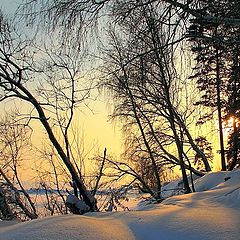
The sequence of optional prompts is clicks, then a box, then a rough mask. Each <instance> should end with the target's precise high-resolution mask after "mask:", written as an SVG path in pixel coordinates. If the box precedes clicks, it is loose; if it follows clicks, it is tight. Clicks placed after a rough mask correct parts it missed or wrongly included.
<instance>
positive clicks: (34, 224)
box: [0, 170, 240, 240]
mask: <svg viewBox="0 0 240 240" xmlns="http://www.w3.org/2000/svg"><path fill="white" fill-rule="evenodd" d="M169 186H173V184H170V185H169ZM195 186H196V189H197V191H198V192H196V193H192V194H188V195H179V196H174V197H171V198H168V199H166V200H165V201H163V202H162V203H161V204H148V205H146V204H141V205H139V207H136V209H138V210H135V211H128V212H112V213H89V214H87V215H84V216H77V215H66V216H57V217H48V218H44V219H40V220H34V221H31V222H27V223H19V224H15V225H12V226H7V225H6V224H7V223H6V222H0V226H1V227H0V240H30V239H31V240H50V239H51V240H55V239H56V240H63V239H64V240H67V239H70V240H85V239H91V240H95V239H96V240H101V239H105V240H108V239H116V240H117V239H122V240H127V239H142V240H158V239H159V240H182V239H184V240H191V239H192V240H209V239H215V240H231V239H232V240H233V239H234V240H238V239H240V227H239V226H240V170H235V171H233V172H229V173H228V172H218V173H210V174H207V175H206V176H204V177H202V178H199V179H197V180H196V181H195ZM165 188H166V187H165ZM8 224H9V223H8Z"/></svg>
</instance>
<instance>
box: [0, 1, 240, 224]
mask: <svg viewBox="0 0 240 240" xmlns="http://www.w3.org/2000/svg"><path fill="white" fill-rule="evenodd" d="M0 5H1V4H0ZM239 13H240V3H239V1H237V0H232V1H230V0H225V1H223V0H204V1H203V0H91V1H90V0H89V1H85V0H22V1H19V5H18V7H17V9H16V12H15V13H14V14H13V16H11V17H10V16H9V15H8V14H7V12H5V11H4V9H2V10H1V11H0V106H1V107H0V109H1V110H0V159H1V165H0V219H2V220H13V219H20V220H21V221H26V220H31V219H36V218H40V217H42V215H44V216H51V215H63V214H68V213H74V214H85V213H87V212H99V211H113V210H116V209H117V208H123V209H125V207H124V206H123V203H122V201H124V199H126V193H127V191H129V190H130V191H131V190H133V189H134V190H137V191H138V192H140V193H144V194H148V196H149V199H152V200H153V201H156V202H157V203H161V202H162V201H163V200H164V199H165V198H166V195H165V194H164V191H165V188H164V186H165V185H166V184H167V183H169V182H171V181H173V180H176V179H178V181H179V185H178V189H177V190H178V191H177V194H181V195H185V194H186V195H187V194H190V193H193V192H195V191H196V189H195V184H194V181H195V180H196V179H197V178H199V177H203V176H204V175H206V174H209V172H211V171H215V170H216V166H219V169H217V170H219V171H222V172H226V171H227V172H232V171H235V170H236V169H237V168H239V167H240V15H239ZM100 95H101V96H104V98H105V99H106V101H107V102H108V103H109V104H110V105H111V112H109V119H110V120H111V122H113V123H114V122H117V123H118V124H119V125H120V126H121V130H122V134H123V142H124V144H123V145H124V146H123V148H124V151H123V153H122V154H121V155H120V157H116V156H115V155H114V154H112V153H110V152H111V151H109V150H110V149H107V148H105V149H100V150H99V151H95V152H94V153H93V152H91V151H90V150H88V149H87V147H86V146H84V139H83V136H81V134H80V132H79V128H80V127H81V126H80V127H79V121H80V120H79V118H80V115H79V112H81V111H83V109H85V108H91V103H92V102H93V101H97V98H98V97H99V96H100ZM83 117H84V116H83ZM99 128H101V126H99ZM37 131H42V135H41V136H43V137H41V138H42V140H43V139H44V143H41V146H39V145H37V146H35V143H36V142H38V143H39V142H41V141H40V139H36V135H35V133H36V132H37ZM34 138H35V139H34ZM106 138H107V136H106ZM103 144H104V143H103ZM88 152H91V153H90V154H89V153H88ZM33 158H37V159H35V161H39V165H38V166H42V167H38V169H35V180H34V182H33V183H31V184H32V186H30V187H31V188H30V187H29V185H28V186H26V184H25V182H24V180H23V179H22V176H23V175H24V171H26V172H27V171H28V168H26V161H27V164H28V166H29V169H30V168H31V167H32V166H33V165H34V164H33V163H31V159H33ZM26 159H28V160H26ZM29 159H30V160H29ZM29 161H30V162H29ZM40 162H41V164H40ZM217 162H219V164H218V165H217ZM89 166H90V167H89ZM214 166H215V167H214ZM23 169H25V170H23ZM227 180H228V179H227ZM227 180H226V181H227ZM31 191H32V193H34V196H35V194H36V195H37V194H40V192H42V195H43V196H44V206H42V208H44V209H45V210H44V213H43V212H42V210H41V211H40V209H39V206H37V200H36V197H32V194H31ZM42 208H41V209H42Z"/></svg>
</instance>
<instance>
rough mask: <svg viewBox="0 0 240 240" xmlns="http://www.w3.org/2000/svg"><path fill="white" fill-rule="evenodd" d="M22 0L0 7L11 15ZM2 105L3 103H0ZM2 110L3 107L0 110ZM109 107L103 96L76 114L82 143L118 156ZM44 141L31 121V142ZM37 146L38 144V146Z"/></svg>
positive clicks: (9, 0) (119, 146) (118, 135)
mask: <svg viewBox="0 0 240 240" xmlns="http://www.w3.org/2000/svg"><path fill="white" fill-rule="evenodd" d="M21 2H22V0H1V1H0V8H1V9H2V10H3V11H4V13H6V14H7V15H9V16H13V15H14V12H15V10H16V8H17V6H18V4H19V3H21ZM2 106H3V105H2ZM8 110H10V105H9V104H5V105H4V111H8ZM1 111H3V108H2V109H1V110H0V112H1ZM108 115H109V109H108V107H107V102H106V100H105V98H104V97H102V98H101V99H98V100H96V101H93V102H92V103H91V111H90V110H86V111H85V110H84V111H83V113H81V114H79V116H78V118H77V119H78V120H77V121H78V123H77V124H78V126H79V132H80V134H82V135H84V145H86V146H89V147H90V148H91V147H92V146H93V145H96V146H97V148H98V149H99V151H100V152H103V150H104V148H105V147H106V148H107V150H108V153H114V154H115V155H116V156H119V155H120V154H121V152H122V150H123V148H122V140H121V139H122V135H121V132H120V127H119V126H117V125H116V124H112V123H111V122H110V121H109V117H108ZM41 139H42V140H43V141H44V130H43V128H41V127H40V126H39V124H37V123H33V143H34V144H35V145H39V144H41ZM38 147H39V146H38Z"/></svg>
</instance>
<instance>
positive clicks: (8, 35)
mask: <svg viewBox="0 0 240 240" xmlns="http://www.w3.org/2000/svg"><path fill="white" fill-rule="evenodd" d="M0 30H1V31H0V34H1V35H0V38H1V43H0V89H1V93H0V96H1V99H0V100H1V102H3V101H6V100H7V99H13V98H14V99H19V100H21V101H24V102H25V103H27V104H28V105H29V106H30V107H31V108H32V111H31V116H30V117H29V120H31V119H38V120H39V122H40V123H41V124H42V126H43V127H44V129H45V131H46V132H47V134H48V137H49V140H50V141H51V143H52V144H53V146H54V148H55V150H56V152H57V153H58V154H59V156H60V157H61V159H62V161H63V163H64V164H65V166H66V168H67V169H68V171H69V172H70V174H71V177H72V180H73V182H74V183H75V184H76V186H77V189H78V190H79V192H80V195H81V197H82V199H83V200H84V201H85V203H86V204H87V205H88V206H89V207H90V209H91V210H96V201H95V199H94V197H93V196H92V195H91V193H90V192H89V191H88V190H87V189H86V186H85V184H84V182H83V179H82V177H81V176H80V175H79V172H78V171H77V169H76V166H74V163H73V162H72V161H71V153H70V150H69V138H68V130H69V127H70V125H71V121H72V119H73V110H74V109H75V107H76V105H77V103H78V102H79V101H78V99H77V97H78V96H79V95H78V96H77V91H78V90H77V89H76V88H75V83H76V81H77V77H78V73H76V70H75V69H76V68H77V66H76V65H73V66H71V67H70V64H74V63H76V62H71V59H70V54H71V53H70V52H67V53H66V52H65V53H64V52H63V51H61V46H59V49H58V50H59V51H58V52H57V54H56V55H55V56H58V57H59V58H58V59H56V60H55V62H53V59H52V58H51V56H50V54H49V53H47V55H48V59H47V61H45V63H43V64H42V63H41V59H39V58H40V56H41V55H40V54H41V51H37V49H36V48H35V51H34V52H31V49H30V47H29V45H30V42H27V41H26V40H25V41H23V40H21V37H20V36H19V35H17V34H16V32H14V29H13V28H11V26H10V25H9V24H8V23H7V22H6V21H4V19H3V15H2V14H1V25H0ZM36 51H37V52H36ZM38 54H39V55H38ZM68 54H69V55H68ZM66 59H67V60H66ZM65 60H66V61H70V62H67V63H66V62H65ZM37 61H38V62H40V65H42V67H40V69H37V67H38V66H39V65H38V66H37V64H36V62H37ZM66 64H69V65H66ZM46 67H47V68H48V70H49V71H50V72H52V73H51V74H50V75H48V76H47V75H46V72H45V70H46ZM44 68H45V69H44ZM56 69H59V72H60V76H59V73H56V72H54V70H56ZM64 71H65V72H64ZM61 73H62V74H63V75H61ZM54 74H55V75H54ZM66 75H67V77H66ZM49 77H51V79H55V81H52V80H50V79H49ZM54 77H55V78H54ZM34 79H35V81H36V80H38V81H39V86H38V89H37V91H36V89H35V90H34V88H33V84H32V82H31V81H32V80H34ZM45 79H46V80H47V81H46V82H45V83H47V84H48V83H50V85H48V87H50V89H47V88H45V89H44V88H42V86H43V81H44V80H45ZM57 79H58V80H57ZM35 85H37V84H36V83H35ZM51 91H53V94H52V92H51ZM64 91H65V93H64ZM85 92H87V94H86V95H85V94H83V95H82V98H83V99H84V98H85V97H87V96H89V95H88V92H89V88H87V90H86V91H85ZM81 93H83V92H81ZM54 94H55V95H54ZM53 95H54V96H53ZM80 95H81V94H80ZM64 100H66V101H65V102H64ZM52 101H54V102H52ZM80 101H82V99H80ZM61 107H63V108H61ZM66 109H68V111H67V114H66V116H65V118H61V114H60V113H59V112H60V111H62V112H63V111H65V110H66ZM51 113H57V117H58V119H56V118H55V119H54V118H53V119H52V114H51ZM55 116H56V115H55ZM51 120H53V121H51ZM60 122H61V125H60V131H61V134H62V136H63V141H62V140H60V138H59V135H58V133H57V131H56V130H55V129H54V127H56V126H57V125H56V124H57V123H60Z"/></svg>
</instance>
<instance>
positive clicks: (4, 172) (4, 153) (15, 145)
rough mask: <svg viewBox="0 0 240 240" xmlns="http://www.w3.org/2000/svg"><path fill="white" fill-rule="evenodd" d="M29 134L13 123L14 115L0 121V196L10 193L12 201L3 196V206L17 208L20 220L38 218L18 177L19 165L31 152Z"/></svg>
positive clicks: (21, 125) (25, 129)
mask: <svg viewBox="0 0 240 240" xmlns="http://www.w3.org/2000/svg"><path fill="white" fill-rule="evenodd" d="M30 133H31V131H30V129H29V127H28V126H25V125H23V124H20V123H18V124H17V123H16V122H15V118H14V115H13V116H12V117H9V116H7V117H6V116H5V118H3V119H2V120H1V121H0V135H1V136H0V147H1V151H0V157H1V161H2V163H1V168H0V176H1V178H2V181H3V182H2V184H1V185H2V194H3V195H2V196H4V192H5V193H6V194H8V195H9V193H10V192H11V191H12V194H13V195H14V196H11V194H10V196H9V197H10V198H11V199H12V200H9V199H8V198H7V195H5V196H6V198H7V200H5V204H8V205H9V207H8V208H9V209H12V206H11V205H13V207H19V208H20V209H21V210H22V211H23V214H20V213H19V211H17V210H16V211H15V213H16V214H17V215H16V214H15V215H16V217H19V218H22V219H24V218H28V219H29V218H30V219H35V218H37V217H38V214H37V210H36V207H35V203H34V202H33V200H32V199H31V197H30V196H29V194H28V192H27V191H26V190H25V187H24V185H23V184H22V181H21V178H20V176H19V172H20V171H21V170H20V169H21V165H23V161H24V158H26V152H30V151H31V147H30V146H31V144H30ZM24 155H25V156H24ZM9 190H11V191H9Z"/></svg>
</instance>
